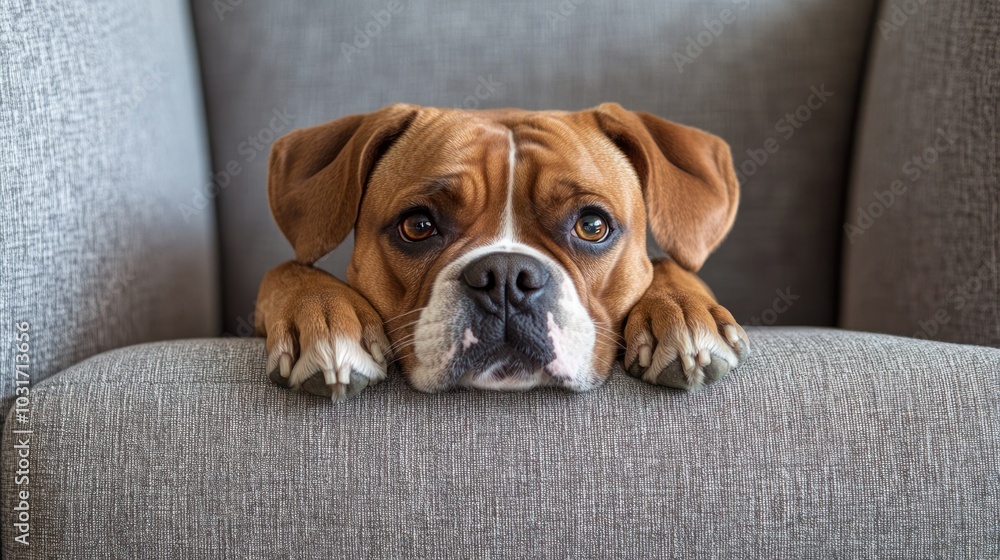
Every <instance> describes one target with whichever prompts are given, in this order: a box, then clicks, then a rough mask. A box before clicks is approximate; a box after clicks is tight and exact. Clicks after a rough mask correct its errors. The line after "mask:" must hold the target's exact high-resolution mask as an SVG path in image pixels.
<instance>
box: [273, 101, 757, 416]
mask: <svg viewBox="0 0 1000 560" xmlns="http://www.w3.org/2000/svg"><path fill="white" fill-rule="evenodd" d="M268 165H269V170H268V184H267V193H268V200H269V204H270V207H271V211H272V214H273V215H274V219H275V221H276V222H277V224H278V227H279V228H280V229H281V231H282V233H283V234H284V236H285V237H286V238H287V239H288V241H289V242H290V243H291V245H292V247H293V249H294V251H295V260H293V261H290V262H286V263H284V264H281V265H279V266H277V267H275V268H274V269H271V270H270V271H268V272H267V273H266V274H265V276H264V278H263V280H262V282H261V285H260V292H259V296H258V300H257V301H258V303H257V313H256V315H255V317H256V318H255V327H256V329H257V332H258V334H259V335H260V336H266V337H267V353H268V359H267V367H268V371H269V372H270V376H271V378H272V379H273V380H274V381H276V382H277V383H279V384H281V385H283V386H288V387H292V388H300V389H303V390H305V391H308V392H310V393H315V394H318V395H322V396H326V397H330V398H332V399H333V400H343V399H345V398H348V397H351V396H353V395H355V394H357V393H358V392H360V391H361V390H363V389H364V388H365V387H367V386H370V385H374V384H376V383H378V382H379V381H381V380H382V379H384V378H385V377H386V376H387V373H388V372H389V371H390V370H393V371H396V370H398V371H399V372H401V373H402V375H403V376H404V377H405V378H406V380H407V381H408V382H409V384H410V385H411V386H412V387H414V388H415V389H417V390H420V391H424V392H429V393H436V392H441V391H446V390H449V389H452V388H457V387H468V388H476V389H493V390H526V389H530V388H533V387H542V386H557V387H563V388H566V389H569V390H571V391H581V392H582V391H588V390H591V389H593V388H595V387H598V386H600V385H601V384H602V383H604V382H605V381H606V380H607V378H608V377H609V375H610V372H611V371H612V369H613V363H614V361H615V359H616V358H619V357H620V358H621V359H622V361H623V364H624V366H625V369H626V371H627V372H628V373H629V374H630V375H632V376H634V377H637V378H639V379H642V380H643V381H646V382H648V383H652V384H656V385H663V386H667V387H674V388H680V389H689V390H690V389H697V388H699V387H702V386H705V385H707V384H710V383H713V382H715V381H717V380H718V379H719V378H721V377H722V376H724V375H726V374H727V373H728V372H729V371H731V370H732V369H734V368H736V367H737V366H738V365H739V364H740V363H741V362H742V361H743V360H744V359H745V358H746V355H747V352H748V349H749V340H748V338H747V335H746V333H745V332H744V331H743V329H742V328H741V327H740V325H739V324H738V323H737V322H736V321H735V320H734V319H733V317H732V315H731V314H730V313H729V311H727V310H726V309H725V308H723V307H722V306H721V305H719V304H718V303H717V302H716V300H715V297H714V296H713V294H712V292H711V291H710V290H709V288H708V287H707V286H706V285H705V283H704V282H702V281H701V280H700V279H699V278H698V277H697V276H696V275H695V273H696V272H697V271H698V270H699V269H700V268H701V266H702V264H703V263H704V262H705V259H706V258H707V257H708V255H709V254H710V253H711V252H712V251H713V250H714V249H715V248H716V247H717V246H718V245H719V243H720V242H721V241H722V239H723V238H724V237H725V235H726V234H727V233H728V231H729V229H730V228H731V227H732V224H733V220H734V219H735V215H736V208H737V205H738V202H739V188H738V187H739V185H738V182H737V179H736V174H735V170H734V168H733V163H732V156H731V153H730V149H729V146H728V145H727V144H726V143H725V142H724V141H723V140H721V139H720V138H718V137H716V136H713V135H712V134H709V133H707V132H703V131H701V130H698V129H695V128H690V127H687V126H683V125H680V124H676V123H672V122H669V121H667V120H664V119H661V118H659V117H656V116H654V115H651V114H647V113H641V112H633V111H628V110H626V109H624V108H622V107H621V106H619V105H618V104H615V103H605V104H602V105H599V106H598V107H596V108H593V109H590V110H585V111H577V112H568V111H523V110H517V109H496V110H462V109H439V108H428V107H419V106H414V105H406V104H397V105H391V106H388V107H385V108H383V109H380V110H377V111H374V112H372V113H367V114H359V115H351V116H347V117H343V118H340V119H337V120H334V121H331V122H328V123H326V124H321V125H318V126H314V127H311V128H305V129H299V130H295V131H293V132H291V133H289V134H287V135H285V136H283V137H281V138H279V139H278V140H277V141H276V142H275V144H274V146H273V147H272V150H271V156H270V160H269V164H268ZM647 227H648V229H649V230H650V231H651V233H652V236H653V238H654V239H655V241H656V244H657V245H659V247H660V248H661V249H662V251H663V252H664V253H665V254H666V255H668V257H667V258H663V259H659V260H651V259H650V258H649V256H648V254H647V247H646V239H647ZM352 230H353V232H354V252H353V254H352V257H351V261H350V265H349V268H348V271H347V283H344V282H342V281H341V280H339V279H337V278H335V277H333V276H332V275H330V274H328V273H326V272H324V271H322V270H320V269H318V268H315V267H314V266H312V265H313V264H314V263H316V261H317V260H319V259H320V258H322V257H323V256H324V255H326V254H328V253H329V252H330V251H332V250H333V249H334V248H335V247H337V246H338V245H339V244H340V243H341V242H342V241H343V240H344V239H345V238H346V237H347V235H348V234H349V233H350V232H351V231H352Z"/></svg>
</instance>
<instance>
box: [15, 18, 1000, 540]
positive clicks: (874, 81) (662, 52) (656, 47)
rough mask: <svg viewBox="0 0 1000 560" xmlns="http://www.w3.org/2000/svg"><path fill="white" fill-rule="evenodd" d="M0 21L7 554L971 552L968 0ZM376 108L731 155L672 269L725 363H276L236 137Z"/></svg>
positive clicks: (980, 209) (989, 228)
mask: <svg viewBox="0 0 1000 560" xmlns="http://www.w3.org/2000/svg"><path fill="white" fill-rule="evenodd" d="M0 6H2V9H0V37H2V40H0V61H2V67H0V212H2V213H0V270H2V283H0V316H2V320H0V364H2V368H3V372H4V374H3V375H2V376H0V397H2V401H0V403H2V412H4V413H5V414H6V422H5V425H4V432H3V442H2V452H0V453H2V472H0V476H2V479H0V489H2V500H0V501H2V511H0V519H2V520H3V524H2V531H0V546H2V549H3V553H4V556H6V557H11V558H81V559H82V558H141V557H163V558H306V557H316V558H319V557H324V558H326V557H351V558H354V557H357V558H369V557H392V558H404V557H422V558H469V557H477V558H510V557H553V558H611V557H622V558H641V557H682V558H726V557H730V558H732V557H735V558H747V557H771V558H830V557H898V558H930V557H964V558H991V557H992V558H995V557H998V556H1000V283H998V282H1000V281H998V278H1000V275H998V273H997V272H998V265H997V258H998V256H1000V133H998V130H1000V127H998V124H1000V122H998V119H1000V117H998V107H1000V64H998V60H1000V42H998V40H997V37H998V36H1000V6H998V5H996V3H993V2H987V1H985V0H956V1H955V2H949V3H936V2H925V1H923V0H885V1H882V2H876V1H872V0H856V1H853V2H840V1H836V0H813V1H810V2H797V1H793V0H760V1H757V0H707V1H698V2H696V1H688V0H670V1H668V2H660V1H653V0H638V1H636V2H632V3H627V2H613V3H612V2H598V1H596V0H589V1H585V0H541V1H539V2H517V1H514V0H494V1H492V2H488V3H460V2H454V1H443V0H442V1H428V2H412V1H410V0H362V1H358V2H318V1H315V0H301V1H299V0H296V1H290V2H250V1H244V0H195V1H193V2H192V3H190V4H188V3H185V2H180V1H178V0H151V1H148V2H125V1H123V0H95V1H94V2H66V1H53V2H28V1H25V0H0ZM399 101H404V102H410V103H418V104H423V105H443V106H464V107H469V108H476V107H499V106H518V107H523V108H529V109H542V108H561V109H582V108H585V107H589V106H593V105H596V104H598V103H600V102H603V101H617V102H619V103H621V104H622V105H624V106H625V107H627V108H630V109H637V110H645V111H649V112H652V113H655V114H658V115H660V116H663V117H665V118H668V119H671V120H675V121H679V122H682V123H685V124H689V125H693V126H697V127H700V128H703V129H706V130H709V131H711V132H714V133H716V134H718V135H720V136H722V137H723V138H725V139H726V140H727V141H728V142H729V143H730V145H731V146H732V150H733V154H734V160H735V162H736V164H737V171H738V174H739V177H740V182H741V186H742V203H741V208H740V212H739V214H738V218H737V222H736V225H735V228H734V230H733V231H732V233H731V234H730V235H729V239H728V240H727V241H726V242H725V243H724V244H723V246H722V247H721V248H720V249H719V250H718V251H717V252H716V254H715V255H713V256H712V257H711V258H710V259H709V261H708V264H707V265H706V267H705V269H704V270H703V278H705V279H706V281H707V282H708V284H709V285H710V286H711V287H712V288H713V289H714V290H715V292H716V294H717V295H718V297H719V299H720V301H721V302H722V303H723V304H724V305H726V306H727V307H728V308H729V309H730V310H731V311H732V312H733V313H734V315H735V316H736V318H737V320H739V321H740V322H741V324H743V325H744V326H745V327H746V329H747V332H748V334H749V336H750V338H751V342H752V349H751V356H750V358H749V359H748V360H747V361H746V362H745V363H744V364H743V365H742V366H741V367H740V368H738V369H737V370H736V371H734V372H732V373H731V374H730V375H729V376H728V377H727V378H725V379H724V380H722V381H720V382H719V383H717V384H716V385H713V386H712V387H710V388H708V389H705V390H702V391H698V392H694V393H685V392H680V391H673V390H666V389H663V388H659V387H654V386H650V385H646V384H644V383H642V382H640V381H638V380H635V379H633V378H630V377H628V376H627V375H624V374H623V373H622V372H621V371H616V372H615V373H614V374H613V376H612V378H611V380H610V381H609V382H608V383H607V384H606V385H605V386H603V387H601V388H598V389H596V390H594V391H592V392H590V393H586V394H570V393H567V392H562V391H558V390H536V391H531V392H527V393H497V392H476V391H456V392H452V393H447V394H442V395H426V394H422V393H417V392H415V391H413V390H412V389H410V388H408V387H407V385H406V384H405V383H404V382H403V381H401V380H399V379H391V380H390V381H389V382H387V383H383V384H381V385H379V386H377V387H374V388H372V389H369V390H367V391H366V392H364V393H363V394H361V395H359V396H358V397H356V398H354V399H352V400H350V401H348V402H346V403H341V404H333V403H331V402H329V401H326V400H323V399H319V398H316V397H312V396H309V395H304V394H300V393H294V392H290V391H287V390H285V389H281V388H279V387H277V386H275V385H273V384H272V383H271V382H269V381H268V379H267V376H266V374H267V372H265V371H264V369H265V356H264V345H263V341H262V340H261V339H258V338H254V336H253V334H254V333H253V327H252V326H253V309H254V298H255V295H256V289H257V285H258V283H259V281H260V279H261V276H262V275H263V273H264V271H266V270H267V269H269V268H270V267H272V266H274V265H275V264H277V263H279V262H282V261H284V260H288V259H290V258H291V257H292V252H291V249H290V247H289V245H288V243H287V242H286V241H285V240H284V239H283V238H282V237H281V235H280V233H279V231H278V229H277V227H276V226H275V224H274V222H273V220H272V219H271V217H270V215H269V211H268V208H267V203H266V197H265V188H264V187H265V176H266V174H265V170H266V161H267V152H268V149H269V146H270V144H271V143H272V142H273V140H274V139H275V138H276V137H278V136H280V135H281V134H284V133H286V132H288V131H290V130H292V129H294V128H297V127H302V126H309V125H312V124H317V123H320V122H324V121H327V120H330V119H332V118H336V117H338V116H342V115H346V114H350V113H356V112H362V111H369V110H373V109H375V108H378V107H380V106H383V105H386V104H389V103H393V102H399ZM350 251H351V247H350V243H347V244H345V245H344V246H342V247H339V248H338V249H337V250H336V251H334V252H333V253H331V254H330V255H328V256H327V257H325V258H324V259H323V260H322V261H321V262H320V263H319V266H321V267H323V268H325V269H327V270H329V271H331V272H333V273H335V274H338V275H340V276H341V277H343V273H344V270H345V269H346V263H347V260H348V259H349V258H350ZM651 251H653V252H655V248H652V247H651Z"/></svg>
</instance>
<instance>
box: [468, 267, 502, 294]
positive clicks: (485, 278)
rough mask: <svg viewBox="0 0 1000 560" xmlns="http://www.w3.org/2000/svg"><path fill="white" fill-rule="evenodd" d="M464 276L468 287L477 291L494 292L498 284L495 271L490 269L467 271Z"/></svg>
mask: <svg viewBox="0 0 1000 560" xmlns="http://www.w3.org/2000/svg"><path fill="white" fill-rule="evenodd" d="M462 276H463V277H464V278H465V283H466V285H468V286H469V287H470V288H475V289H477V290H492V289H493V288H494V286H496V283H497V281H496V277H495V276H494V274H493V271H492V270H490V269H488V268H479V267H474V268H471V269H466V271H465V273H464V274H463V275H462Z"/></svg>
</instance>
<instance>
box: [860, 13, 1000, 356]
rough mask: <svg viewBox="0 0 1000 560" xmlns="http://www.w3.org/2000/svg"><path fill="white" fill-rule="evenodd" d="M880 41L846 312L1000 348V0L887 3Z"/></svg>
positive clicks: (884, 328)
mask: <svg viewBox="0 0 1000 560" xmlns="http://www.w3.org/2000/svg"><path fill="white" fill-rule="evenodd" d="M903 8H906V9H905V10H904V9H903ZM873 47H874V58H873V61H872V64H871V70H870V73H869V74H870V75H869V78H868V83H867V86H866V92H865V101H864V108H863V114H862V119H861V129H860V136H859V139H858V143H857V145H856V148H855V152H856V158H857V165H856V167H855V169H854V172H853V187H852V196H851V199H850V202H849V204H848V207H847V210H846V213H845V218H846V220H847V225H850V226H851V228H850V230H849V231H847V232H845V237H846V239H847V240H846V241H845V243H844V246H845V249H846V257H845V270H844V297H843V307H842V310H841V317H842V324H843V326H845V327H848V328H853V329H863V330H873V331H881V332H889V333H895V334H901V335H906V336H920V337H924V338H932V339H940V340H948V341H953V342H964V343H971V344H987V345H991V346H1000V263H998V259H1000V117H998V108H1000V4H998V3H996V2H980V1H976V0H960V1H957V2H927V3H924V2H909V3H905V2H887V3H886V5H885V6H884V7H883V9H882V12H881V14H880V16H879V27H878V28H877V29H876V30H875V38H874V43H873Z"/></svg>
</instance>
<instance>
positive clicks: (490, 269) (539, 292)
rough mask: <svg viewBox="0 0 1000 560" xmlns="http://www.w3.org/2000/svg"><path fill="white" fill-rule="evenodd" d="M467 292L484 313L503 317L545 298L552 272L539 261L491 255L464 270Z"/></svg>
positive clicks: (516, 256) (480, 258) (470, 264)
mask: <svg viewBox="0 0 1000 560" xmlns="http://www.w3.org/2000/svg"><path fill="white" fill-rule="evenodd" d="M462 279H463V280H464V281H465V290H466V292H467V293H468V294H469V297H471V298H472V299H473V300H474V301H475V302H476V303H478V304H479V305H480V306H482V307H483V308H484V309H485V310H487V311H489V312H492V313H497V314H504V313H506V308H507V307H511V308H513V309H518V310H525V309H528V308H530V307H532V306H533V305H534V304H536V303H538V301H539V300H540V299H542V298H543V297H544V295H545V292H546V287H547V286H548V285H549V273H548V271H547V270H545V266H544V265H542V263H541V262H539V261H538V259H535V258H533V257H530V256H528V255H522V254H519V253H490V254H488V255H484V256H482V257H479V258H478V259H476V260H474V261H472V262H471V263H469V265H468V266H466V267H465V270H463V271H462Z"/></svg>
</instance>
